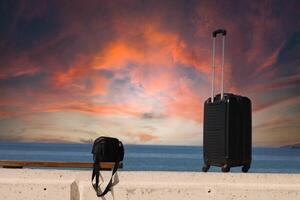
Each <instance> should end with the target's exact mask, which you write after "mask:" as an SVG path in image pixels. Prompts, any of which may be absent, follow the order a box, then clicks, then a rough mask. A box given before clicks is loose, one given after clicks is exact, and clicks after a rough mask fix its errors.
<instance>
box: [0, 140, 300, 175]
mask: <svg viewBox="0 0 300 200" xmlns="http://www.w3.org/2000/svg"><path fill="white" fill-rule="evenodd" d="M91 149H92V144H61V143H59V144H57V143H21V142H3V141H1V142H0V160H29V161H34V160H42V161H90V162H92V161H93V156H92V154H91ZM124 149H125V156H124V161H123V169H122V170H123V171H190V172H199V171H201V169H202V165H203V156H202V154H203V148H202V147H201V146H171V145H125V146H124ZM86 170H87V169H86ZM210 171H213V172H220V171H221V170H220V168H218V167H211V168H210ZM240 171H241V168H240V167H234V168H231V172H240ZM249 172H250V173H251V172H255V173H300V149H299V148H290V147H282V148H267V147H254V148H253V150H252V164H251V168H250V170H249Z"/></svg>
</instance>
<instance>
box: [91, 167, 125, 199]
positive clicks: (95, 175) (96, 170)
mask: <svg viewBox="0 0 300 200" xmlns="http://www.w3.org/2000/svg"><path fill="white" fill-rule="evenodd" d="M118 167H119V161H118V162H115V165H114V168H113V170H112V174H111V177H110V180H109V182H108V184H107V186H106V188H105V189H104V191H103V192H101V191H99V176H100V164H99V162H94V169H93V174H92V185H93V187H94V189H95V191H96V193H97V196H98V197H102V196H104V195H106V193H107V192H108V191H110V189H111V187H112V186H113V184H112V179H113V176H114V174H115V173H116V172H117V170H118ZM94 178H96V183H95V184H93V180H94Z"/></svg>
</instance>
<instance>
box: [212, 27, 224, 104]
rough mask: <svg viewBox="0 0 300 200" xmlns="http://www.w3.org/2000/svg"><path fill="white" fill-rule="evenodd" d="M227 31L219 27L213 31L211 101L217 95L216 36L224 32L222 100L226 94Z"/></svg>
mask: <svg viewBox="0 0 300 200" xmlns="http://www.w3.org/2000/svg"><path fill="white" fill-rule="evenodd" d="M226 33H227V31H226V30H225V29H217V30H215V31H214V32H213V33H212V36H213V37H212V39H213V48H212V88H211V102H212V103H213V102H214V97H215V91H214V90H215V50H216V37H217V35H218V34H222V36H223V37H222V38H223V40H222V41H223V42H222V62H221V100H222V99H223V96H224V56H225V36H226Z"/></svg>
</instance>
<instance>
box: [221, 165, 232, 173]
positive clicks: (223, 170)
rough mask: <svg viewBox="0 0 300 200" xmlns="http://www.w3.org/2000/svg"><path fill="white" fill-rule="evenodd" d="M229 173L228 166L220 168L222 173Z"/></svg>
mask: <svg viewBox="0 0 300 200" xmlns="http://www.w3.org/2000/svg"><path fill="white" fill-rule="evenodd" d="M229 171H230V167H229V166H228V165H226V164H225V165H223V166H222V172H229Z"/></svg>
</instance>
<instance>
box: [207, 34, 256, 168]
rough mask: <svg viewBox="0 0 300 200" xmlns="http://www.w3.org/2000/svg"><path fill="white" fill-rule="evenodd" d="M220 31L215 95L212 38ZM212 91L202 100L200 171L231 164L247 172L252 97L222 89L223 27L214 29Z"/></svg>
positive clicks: (250, 139)
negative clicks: (226, 91)
mask: <svg viewBox="0 0 300 200" xmlns="http://www.w3.org/2000/svg"><path fill="white" fill-rule="evenodd" d="M218 34H222V36H223V37H222V38H223V48H222V64H221V68H222V69H221V71H222V72H221V93H220V94H218V95H216V96H214V74H215V63H214V57H215V41H216V37H217V35H218ZM212 36H213V62H212V67H213V70H212V94H211V97H210V98H208V99H207V100H206V101H205V103H204V123H203V158H204V165H203V168H202V171H204V172H207V171H208V170H209V167H210V166H219V167H222V171H223V172H229V171H230V167H235V166H243V167H242V171H243V172H248V170H249V168H250V165H251V151H252V150H251V149H252V136H251V135H252V122H251V118H252V117H251V115H252V114H251V101H250V99H249V98H247V97H243V96H239V95H235V94H231V93H224V92H223V91H224V89H223V79H224V75H223V74H224V72H223V68H224V49H225V48H224V47H225V36H226V30H222V29H219V30H216V31H214V32H213V35H212Z"/></svg>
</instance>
